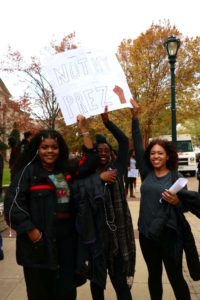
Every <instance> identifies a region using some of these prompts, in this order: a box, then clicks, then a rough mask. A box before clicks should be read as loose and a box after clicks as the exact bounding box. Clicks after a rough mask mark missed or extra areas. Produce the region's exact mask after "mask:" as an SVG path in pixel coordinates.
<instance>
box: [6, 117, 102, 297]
mask: <svg viewBox="0 0 200 300" xmlns="http://www.w3.org/2000/svg"><path fill="white" fill-rule="evenodd" d="M77 127H78V128H79V131H80V134H81V136H82V138H83V144H84V147H83V149H84V155H83V157H82V159H81V161H80V164H79V166H78V167H77V169H76V170H73V172H72V171H71V169H70V167H69V157H68V146H67V144H66V143H65V141H64V139H63V137H62V135H61V134H59V132H57V131H55V130H50V129H49V130H42V131H40V132H39V133H38V134H36V135H35V136H34V137H33V138H32V139H31V141H30V147H29V151H25V152H24V154H23V155H22V156H21V157H20V160H19V162H18V165H16V172H17V173H16V175H15V177H14V179H13V180H12V182H11V185H10V187H9V189H8V191H7V193H6V196H5V199H4V210H5V219H6V222H7V224H8V225H9V226H10V228H13V229H14V230H15V231H16V235H17V237H16V258H17V263H18V264H19V265H22V266H23V272H24V277H25V283H26V289H27V295H28V299H29V300H55V299H56V300H66V299H67V300H75V299H76V285H77V282H76V276H75V275H76V274H75V260H76V230H75V218H76V211H75V207H74V206H75V205H74V190H73V185H74V181H76V179H78V178H84V177H86V176H89V175H90V174H91V173H92V172H95V170H96V168H97V163H98V156H97V152H96V150H95V149H94V148H93V143H92V140H91V138H90V135H89V132H88V123H87V120H86V119H85V117H83V116H82V115H78V116H77Z"/></svg>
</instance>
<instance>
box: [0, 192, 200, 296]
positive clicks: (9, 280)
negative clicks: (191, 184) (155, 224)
mask: <svg viewBox="0 0 200 300" xmlns="http://www.w3.org/2000/svg"><path fill="white" fill-rule="evenodd" d="M193 189H194V188H193ZM139 197H140V195H139V192H137V193H136V198H129V199H128V200H129V207H130V210H131V214H132V218H133V223H134V228H135V237H136V251H137V252H136V273H135V278H134V284H133V287H132V295H133V299H134V300H148V299H150V296H149V292H148V285H147V278H148V275H147V269H146V264H145V262H144V260H143V257H142V254H141V251H140V246H139V241H138V232H137V219H138V212H139V204H140V201H139ZM186 217H187V219H188V220H189V222H190V224H191V227H192V231H193V234H194V236H195V240H196V244H197V249H198V250H199V252H200V221H199V219H198V218H197V217H195V216H194V215H192V214H190V213H187V214H186ZM2 235H3V242H4V253H5V259H4V260H3V261H0V300H25V299H27V297H26V290H25V284H24V279H23V273H22V268H21V267H20V266H18V265H17V264H16V260H15V237H11V238H10V237H9V232H8V230H5V231H3V233H2ZM183 265H184V266H183V267H184V276H185V278H186V280H187V282H188V284H189V288H190V292H191V299H192V300H200V282H199V281H197V282H194V281H193V280H192V279H191V278H190V276H189V274H188V270H187V266H186V262H185V259H184V264H183ZM163 288H164V293H163V300H175V297H174V294H173V291H172V289H171V286H170V284H169V281H168V279H167V277H166V273H165V271H164V273H163ZM90 299H91V294H90V288H89V282H87V283H86V284H85V285H83V286H82V287H79V288H78V297H77V300H90ZM105 299H106V300H116V296H115V292H114V290H113V288H112V285H111V283H110V280H109V278H108V280H107V288H106V291H105ZM55 300H56V299H55ZM66 300H67V299H66Z"/></svg>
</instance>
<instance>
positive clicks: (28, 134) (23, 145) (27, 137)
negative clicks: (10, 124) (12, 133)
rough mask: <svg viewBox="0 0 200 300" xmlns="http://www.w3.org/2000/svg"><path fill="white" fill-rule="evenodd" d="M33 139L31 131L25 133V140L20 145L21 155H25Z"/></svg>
mask: <svg viewBox="0 0 200 300" xmlns="http://www.w3.org/2000/svg"><path fill="white" fill-rule="evenodd" d="M31 137H32V133H31V131H25V132H24V138H23V140H22V141H21V143H20V153H23V152H24V151H25V150H26V149H27V148H28V146H29V144H30V140H31Z"/></svg>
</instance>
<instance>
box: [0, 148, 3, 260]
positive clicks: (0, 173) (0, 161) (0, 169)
mask: <svg viewBox="0 0 200 300" xmlns="http://www.w3.org/2000/svg"><path fill="white" fill-rule="evenodd" d="M3 167H4V160H3V155H2V153H0V197H2V190H3V188H2V180H3ZM3 259H4V253H3V239H2V236H1V232H0V260H3Z"/></svg>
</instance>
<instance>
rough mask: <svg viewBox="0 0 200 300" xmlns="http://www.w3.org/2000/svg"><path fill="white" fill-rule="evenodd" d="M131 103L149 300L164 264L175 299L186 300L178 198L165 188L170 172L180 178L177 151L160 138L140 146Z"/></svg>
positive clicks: (157, 293)
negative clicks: (140, 180)
mask: <svg viewBox="0 0 200 300" xmlns="http://www.w3.org/2000/svg"><path fill="white" fill-rule="evenodd" d="M131 103H132V105H133V109H132V110H131V112H132V138H133V142H134V149H135V155H136V162H137V166H138V167H139V172H140V175H141V179H142V184H141V190H140V192H141V201H140V212H139V219H138V230H139V242H140V247H141V250H142V254H143V257H144V260H145V262H146V265H147V268H148V274H149V277H148V286H149V292H150V296H151V299H152V300H161V299H162V294H163V287H162V269H163V266H162V265H163V264H164V266H165V269H166V272H167V276H168V278H169V282H170V284H171V286H172V289H173V291H174V294H175V298H176V299H177V300H183V299H184V300H190V299H191V297H190V291H189V288H188V285H187V283H186V281H185V279H184V277H183V269H182V258H183V244H184V238H183V231H182V228H183V227H182V224H181V223H180V215H181V214H179V210H178V209H179V206H180V199H179V198H178V196H177V195H176V194H173V193H171V192H169V191H168V189H169V188H170V186H171V185H172V183H173V182H174V177H175V176H174V175H175V174H176V177H182V175H181V174H180V173H178V172H177V167H178V155H177V151H176V148H175V146H174V145H173V143H172V142H169V141H167V140H160V139H155V140H152V141H151V142H150V144H149V145H148V146H147V148H146V149H144V148H143V142H142V137H141V133H140V127H139V120H138V118H137V114H138V110H139V106H138V104H137V102H136V101H135V100H132V101H131ZM176 179H177V178H176ZM161 198H162V200H160V199H161ZM180 209H181V207H180Z"/></svg>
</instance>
